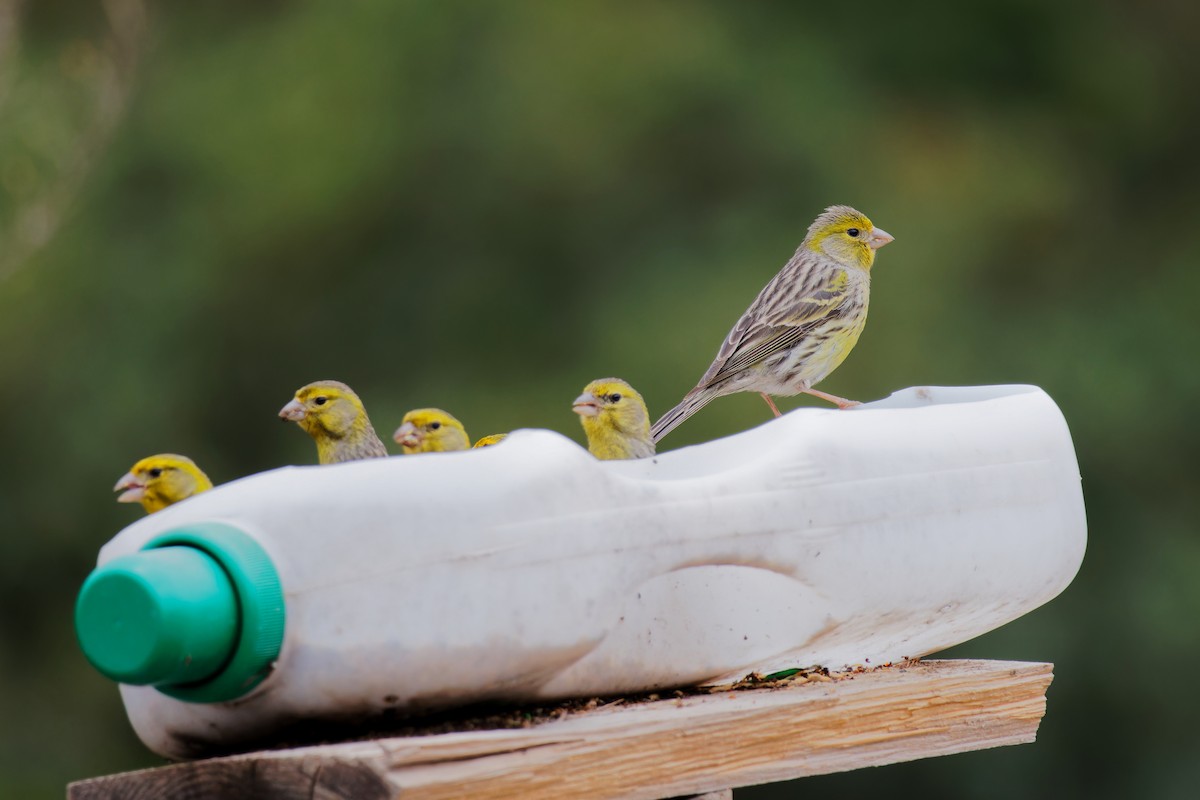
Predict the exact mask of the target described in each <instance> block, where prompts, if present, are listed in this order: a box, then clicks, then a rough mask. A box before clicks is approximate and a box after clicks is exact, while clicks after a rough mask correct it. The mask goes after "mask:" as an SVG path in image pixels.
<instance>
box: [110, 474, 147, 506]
mask: <svg viewBox="0 0 1200 800" xmlns="http://www.w3.org/2000/svg"><path fill="white" fill-rule="evenodd" d="M122 489H124V490H125V491H124V492H123V493H122V494H121V496H120V497H118V498H117V502H118V503H140V502H141V501H142V496H143V495H145V494H146V487H145V486H143V485H142V484H141V482H140V481H139V480H138V479H137V476H135V475H134V474H133V473H132V472H126V473H125V474H124V475H122V476H121V480H119V481H117V485H116V486H114V487H113V491H114V492H120V491H121V490H122Z"/></svg>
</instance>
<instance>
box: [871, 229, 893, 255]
mask: <svg viewBox="0 0 1200 800" xmlns="http://www.w3.org/2000/svg"><path fill="white" fill-rule="evenodd" d="M895 238H896V237H894V236H892V235H891V234H890V233H888V232H887V231H885V230H884V229H883V228H876V229H875V232H874V233H873V234H871V240H870V241H869V242H867V244H869V245H871V247H872V248H873V249H875V250H878V249H879V248H881V247H883V246H884V245H885V244H887V243H888V242H890V241H892V240H893V239H895Z"/></svg>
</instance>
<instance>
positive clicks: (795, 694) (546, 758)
mask: <svg viewBox="0 0 1200 800" xmlns="http://www.w3.org/2000/svg"><path fill="white" fill-rule="evenodd" d="M1052 677H1053V675H1052V665H1050V664H1038V663H1024V662H1007V661H965V660H964V661H923V662H920V663H919V664H914V665H907V666H893V667H888V668H883V669H878V670H873V671H868V672H860V673H847V674H843V675H840V676H838V675H835V676H834V678H835V679H833V680H830V679H828V678H825V677H824V676H816V677H814V678H813V679H811V680H808V681H796V682H791V683H787V684H784V685H780V686H776V687H771V688H760V689H753V690H748V691H733V690H729V691H722V692H719V693H715V694H706V695H695V696H686V697H681V698H669V699H661V700H654V701H645V702H639V703H636V704H611V705H607V706H601V707H599V708H595V709H593V710H589V711H584V712H578V713H572V714H569V715H567V716H564V717H560V718H558V719H555V720H553V721H550V722H546V723H543V724H540V725H537V726H534V727H531V728H523V729H516V730H488V731H467V732H461V733H446V734H439V735H429V736H411V737H395V738H388V739H379V740H374V741H359V742H347V743H343V744H334V745H320V746H315V747H301V748H296V749H292V750H280V751H263V752H256V753H248V754H244V755H238V756H229V757H225V758H214V759H209V760H206V761H197V762H191V763H186V764H178V765H174V766H169V767H162V768H159V769H152V770H143V771H140V772H130V773H125V774H121V775H112V776H108V777H103V778H94V779H91V780H85V781H80V782H78V783H74V784H71V786H70V787H69V789H68V796H69V798H71V800H117V799H118V798H120V799H121V800H126V799H127V798H128V799H140V798H158V797H174V798H183V800H190V799H191V798H201V797H225V798H232V799H233V800H241V798H247V799H248V798H265V800H291V798H327V799H328V800H340V799H341V798H347V799H349V798H354V800H385V798H397V797H401V796H403V797H404V798H405V800H412V799H417V800H424V799H425V798H429V799H432V800H438V799H440V798H459V797H472V798H481V799H483V800H486V799H487V798H517V797H520V798H529V799H530V800H537V798H561V797H572V798H579V799H580V800H588V799H589V798H597V800H599V799H601V798H628V799H629V800H658V799H659V798H664V797H679V796H685V795H702V794H705V793H709V792H720V791H724V790H727V789H728V788H729V787H737V786H748V785H754V784H760V783H771V782H774V781H783V780H790V779H793V778H799V777H803V776H806V775H819V774H824V773H829V772H840V771H844V770H851V769H859V768H861V767H868V766H879V765H883V764H892V763H896V762H900V761H910V760H913V759H918V758H928V757H931V756H939V755H947V754H950V753H961V752H965V751H968V750H980V749H984V748H989V747H1000V746H1004V745H1011V744H1022V743H1026V742H1032V741H1033V740H1034V737H1035V735H1036V733H1037V728H1038V724H1039V723H1040V721H1041V718H1042V715H1043V714H1044V713H1045V709H1046V694H1045V693H1046V689H1047V687H1048V686H1049V685H1050V681H1051V679H1052ZM718 796H719V795H718Z"/></svg>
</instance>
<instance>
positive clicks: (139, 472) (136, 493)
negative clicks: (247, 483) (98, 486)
mask: <svg viewBox="0 0 1200 800" xmlns="http://www.w3.org/2000/svg"><path fill="white" fill-rule="evenodd" d="M211 488H213V485H212V481H210V480H209V479H208V476H207V475H205V474H204V473H203V472H202V471H201V470H200V468H199V467H197V466H196V462H195V461H192V460H191V459H190V458H188V457H187V456H178V455H175V454H174V453H160V454H158V455H155V456H147V457H146V458H143V459H142V460H141V461H139V462H137V463H136V464H134V465H133V468H132V469H131V470H129V472H126V473H125V474H124V475H122V476H121V479H120V480H119V481H117V485H116V486H114V487H113V491H114V492H121V493H122V494H121V495H120V496H119V497H118V498H117V502H118V503H141V504H142V508H144V509H146V513H147V514H153V513H154V512H155V511H162V510H163V509H164V508H166V507H167V506H169V505H171V504H172V503H178V502H179V501H180V500H186V499H187V498H189V497H191V496H192V495H194V494H200V492H207V491H208V490H209V489H211Z"/></svg>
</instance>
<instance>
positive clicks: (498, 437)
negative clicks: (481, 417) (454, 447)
mask: <svg viewBox="0 0 1200 800" xmlns="http://www.w3.org/2000/svg"><path fill="white" fill-rule="evenodd" d="M507 436H508V434H507V433H493V434H491V435H489V436H484V437H482V438H481V439H480V440H479V441H478V442H476V443H475V444H474V445H472V448H475V447H491V446H492V445H494V444H500V443H501V442H503V441H504V439H505V437H507Z"/></svg>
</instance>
